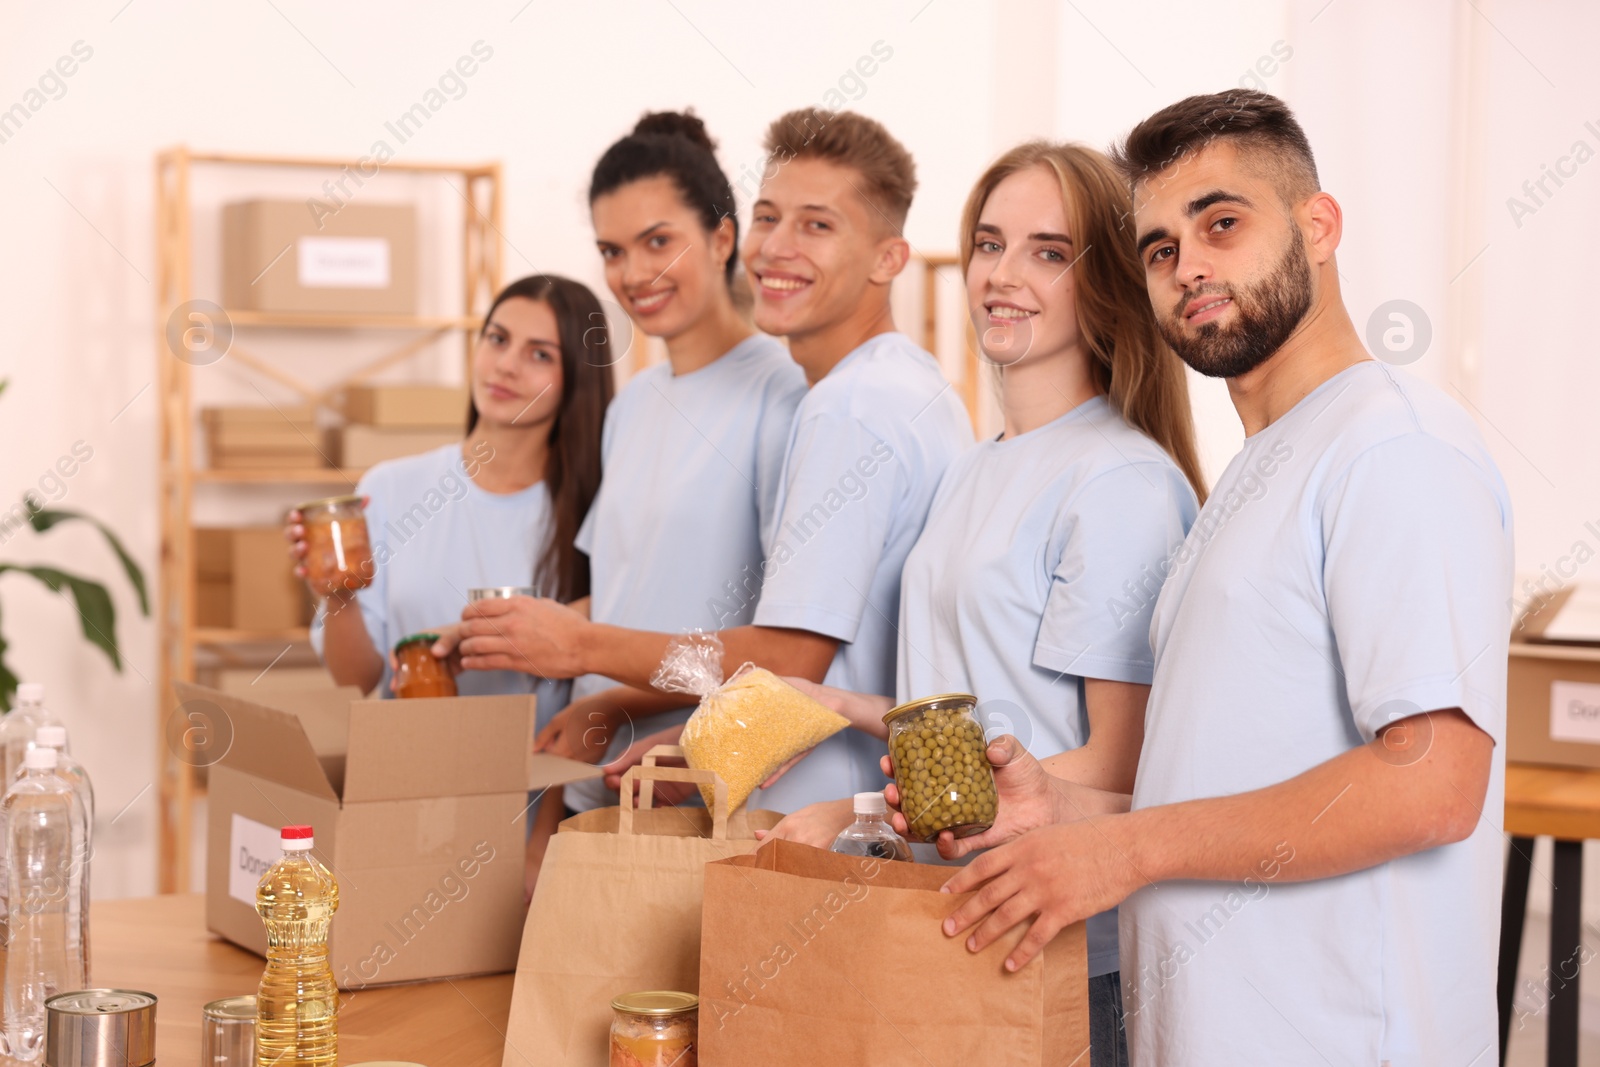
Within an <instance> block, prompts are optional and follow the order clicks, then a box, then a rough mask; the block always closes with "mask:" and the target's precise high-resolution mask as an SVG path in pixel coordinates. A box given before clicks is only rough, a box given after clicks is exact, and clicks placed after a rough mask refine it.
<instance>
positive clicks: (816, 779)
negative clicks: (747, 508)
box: [749, 332, 972, 812]
mask: <svg viewBox="0 0 1600 1067" xmlns="http://www.w3.org/2000/svg"><path fill="white" fill-rule="evenodd" d="M971 444H972V423H971V421H970V420H969V418H968V416H967V412H966V409H965V408H964V407H963V406H962V404H961V401H960V400H958V399H957V398H956V395H955V391H954V390H953V389H952V388H951V387H950V383H949V382H948V381H946V380H945V378H944V375H943V374H942V373H941V372H940V370H939V365H938V363H937V362H936V361H935V360H934V358H933V357H932V356H931V355H929V354H928V353H927V352H925V351H923V350H922V349H921V348H919V347H918V346H917V345H916V344H914V343H913V342H912V341H911V339H910V338H909V337H907V336H906V335H905V334H902V333H894V332H891V333H884V334H879V335H878V336H876V337H873V338H871V339H869V340H868V341H866V342H865V343H864V344H862V345H860V346H859V347H857V348H856V349H855V350H853V351H852V352H851V353H850V354H849V355H848V356H846V357H845V358H844V359H842V360H841V361H840V362H839V363H838V364H837V365H835V366H834V368H833V370H832V371H830V372H829V373H828V375H827V376H826V377H824V378H823V379H822V380H821V381H819V382H817V383H816V384H815V385H814V386H812V388H811V391H810V392H809V393H807V394H806V397H805V399H804V400H803V401H802V402H801V404H800V409H799V411H798V412H797V413H796V414H795V419H794V427H793V429H792V430H791V432H790V438H789V448H788V455H787V457H786V458H785V461H784V468H783V472H784V473H783V482H782V485H781V487H780V489H779V508H778V518H777V521H776V522H775V523H774V524H772V526H771V528H770V529H768V530H766V531H764V537H765V543H766V550H767V553H766V562H765V564H764V565H763V573H762V578H763V582H762V585H761V596H760V603H759V604H758V605H757V606H756V609H755V618H754V620H753V621H754V623H755V625H757V626H773V627H789V628H793V629H799V630H809V631H811V632H812V633H818V634H823V635H825V636H828V637H833V638H837V639H838V641H839V648H838V651H837V652H836V653H835V654H834V657H833V662H832V664H830V665H829V667H828V672H827V676H826V677H825V678H824V679H823V681H824V682H825V684H827V685H831V686H837V687H839V688H841V689H849V690H853V691H855V692H858V693H878V694H882V695H885V696H889V695H892V694H893V693H894V691H895V684H894V683H895V646H896V632H895V620H896V619H897V618H898V617H899V614H900V572H901V569H902V568H903V567H904V566H905V561H906V555H907V553H909V552H910V551H911V546H912V545H913V544H914V543H915V542H916V540H917V537H918V535H919V534H921V532H922V525H923V522H924V521H925V520H926V519H927V516H928V507H929V505H930V504H931V503H932V501H933V495H934V491H935V490H936V489H937V488H938V485H939V480H940V478H942V477H943V476H944V472H945V470H946V468H947V467H949V465H950V463H951V461H953V460H954V459H955V458H956V456H957V455H959V454H960V453H961V452H962V451H963V450H964V449H966V448H967V447H968V446H970V445H971ZM884 751H885V748H884V743H883V741H882V740H880V739H878V738H875V737H872V736H870V735H868V734H866V733H864V732H862V731H860V730H855V729H846V730H843V731H841V732H840V733H838V734H836V735H834V736H833V737H831V738H829V739H828V740H827V741H824V742H823V743H822V744H820V745H818V746H817V747H816V749H814V750H813V751H812V753H811V754H810V755H809V756H807V757H806V758H805V759H804V760H802V761H801V762H800V763H798V764H796V765H795V767H794V768H793V769H792V770H790V771H789V772H788V773H787V774H786V775H784V777H783V778H781V779H780V780H779V781H778V782H777V783H776V784H774V785H773V787H772V788H771V789H765V790H759V791H758V792H757V793H756V794H755V796H754V797H752V799H751V800H750V802H749V803H750V805H751V807H762V808H767V809H770V810H773V811H782V812H790V811H794V810H796V809H797V808H801V807H804V806H805V805H807V804H811V803H814V802H816V801H821V800H837V799H840V798H842V797H848V796H850V795H851V794H852V793H855V792H859V791H862V790H868V789H880V788H882V786H883V784H884V778H883V771H882V770H881V769H880V768H879V766H878V760H879V757H881V756H882V755H883V754H884Z"/></svg>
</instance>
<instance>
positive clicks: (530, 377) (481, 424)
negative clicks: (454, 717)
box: [285, 274, 613, 722]
mask: <svg viewBox="0 0 1600 1067" xmlns="http://www.w3.org/2000/svg"><path fill="white" fill-rule="evenodd" d="M610 363H611V359H610V355H609V352H608V350H607V347H606V331H605V315H604V312H603V311H602V310H601V307H600V303H599V301H598V300H596V299H595V296H594V294H593V293H591V292H590V291H589V290H588V288H586V287H585V286H583V285H581V284H579V283H578V282H575V281H571V280H569V279H567V278H561V277H557V276H555V275H549V274H536V275H533V276H531V277H527V278H522V279H520V280H518V281H515V282H513V283H511V284H510V285H508V286H506V288H505V289H504V290H503V291H501V292H500V293H499V295H497V296H496V297H495V300H494V303H493V304H492V305H491V306H490V308H489V312H488V314H487V315H486V316H485V317H484V323H483V327H482V329H481V331H480V332H479V335H478V341H477V345H476V346H475V348H474V349H473V353H472V358H471V361H470V367H469V375H470V378H471V381H470V399H469V401H468V405H467V416H466V437H465V439H464V440H462V441H461V442H459V443H456V444H449V445H445V446H443V447H441V448H437V449H435V450H433V451H431V452H424V453H422V454H421V455H416V456H407V457H405V458H404V459H397V460H389V461H386V462H383V463H379V464H377V465H376V466H374V467H373V468H372V469H371V470H369V471H367V472H366V473H365V474H364V475H362V477H361V481H360V483H359V484H358V485H357V486H356V493H357V494H359V495H360V496H361V497H363V498H364V501H365V508H366V519H367V527H368V531H369V535H370V538H371V541H372V550H373V562H374V564H375V572H374V574H373V576H372V583H371V585H369V586H368V587H367V588H365V589H362V590H359V591H356V592H350V591H348V590H333V591H331V592H330V591H328V590H322V589H313V590H312V592H313V595H315V596H317V597H318V598H319V604H318V609H317V618H316V620H315V622H314V623H313V625H312V630H311V637H312V643H313V644H314V645H315V646H316V648H317V650H318V652H319V653H321V655H322V657H323V660H324V662H325V663H326V664H327V666H328V670H329V672H330V673H331V674H332V675H333V678H334V681H336V682H338V683H339V684H340V685H355V686H359V687H360V689H361V691H362V692H364V693H371V692H374V691H377V692H378V694H379V695H380V696H384V697H388V696H391V695H392V693H391V692H390V690H389V684H388V683H389V653H390V650H391V649H393V647H394V644H395V642H396V641H398V640H399V639H400V638H402V637H406V636H408V635H410V634H412V633H417V632H422V631H427V630H432V629H437V628H440V627H444V626H448V625H450V624H452V623H454V622H455V621H456V620H457V619H458V618H459V616H460V614H461V609H462V607H463V606H464V605H465V604H466V599H467V590H468V589H470V588H473V587H478V586H531V587H534V588H536V589H538V590H539V591H540V592H541V593H542V594H543V595H546V596H552V597H555V598H557V599H559V600H562V601H566V602H571V601H577V600H581V599H583V598H584V597H587V596H588V595H589V562H588V559H587V558H586V557H585V556H584V555H583V553H581V552H579V551H577V550H576V549H575V548H574V547H573V539H574V537H575V536H576V535H577V532H578V528H579V526H580V525H581V524H582V522H583V518H584V516H585V515H586V514H587V513H588V510H589V505H590V503H591V502H592V501H593V499H594V495H595V493H596V491H597V490H598V488H599V485H600V431H601V425H602V422H603V420H604V418H605V410H606V405H607V404H609V403H610V401H611V396H612V391H613V386H612V378H611V367H610ZM285 534H286V536H287V537H288V539H289V541H290V556H291V557H292V558H293V559H294V561H295V573H296V574H299V575H300V576H302V577H304V576H305V573H306V571H305V566H304V561H305V555H306V543H305V528H304V526H303V525H301V516H300V513H299V512H298V511H294V512H291V513H290V514H289V518H288V525H287V529H286V530H285ZM350 607H355V608H358V609H359V610H354V611H351V610H346V609H347V608H350ZM456 684H457V687H458V689H459V690H460V692H461V693H462V694H463V695H473V694H488V693H508V692H509V693H526V692H528V691H529V688H530V684H531V683H530V680H529V677H528V675H526V674H522V673H521V672H517V671H481V672H474V671H468V672H463V673H462V674H461V675H460V676H459V677H458V679H457V683H456ZM535 688H536V690H537V692H538V694H539V712H538V717H539V719H540V721H541V722H543V721H545V720H547V719H548V718H550V717H551V716H553V715H554V714H555V713H556V712H557V711H559V710H560V708H561V707H562V706H563V705H564V704H565V703H566V693H567V690H568V687H567V686H566V685H565V684H564V683H553V682H547V681H540V682H539V683H538V685H537V686H536V687H535Z"/></svg>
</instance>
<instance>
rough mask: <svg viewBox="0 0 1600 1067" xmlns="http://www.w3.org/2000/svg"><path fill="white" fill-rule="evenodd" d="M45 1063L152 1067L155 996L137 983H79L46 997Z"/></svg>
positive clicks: (61, 1066)
mask: <svg viewBox="0 0 1600 1067" xmlns="http://www.w3.org/2000/svg"><path fill="white" fill-rule="evenodd" d="M44 1011H45V1024H44V1033H45V1039H44V1062H45V1067H150V1065H151V1064H153V1063H155V1062H156V998H155V995H154V994H152V993H143V992H140V991H139V990H137V989H80V990H78V991H76V992H72V993H57V994H56V995H55V996H53V997H51V998H50V999H49V1000H47V1001H45V1002H44Z"/></svg>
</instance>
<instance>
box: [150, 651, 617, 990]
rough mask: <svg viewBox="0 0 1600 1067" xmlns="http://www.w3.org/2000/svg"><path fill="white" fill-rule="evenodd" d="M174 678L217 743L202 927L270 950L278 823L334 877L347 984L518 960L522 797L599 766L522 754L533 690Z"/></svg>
mask: <svg viewBox="0 0 1600 1067" xmlns="http://www.w3.org/2000/svg"><path fill="white" fill-rule="evenodd" d="M177 690H178V697H179V699H180V700H182V701H183V702H184V706H185V708H186V709H187V710H188V711H189V712H191V717H192V715H193V714H201V715H203V716H206V717H207V718H208V719H209V721H210V722H211V724H212V730H211V734H212V735H213V736H216V737H219V738H220V737H221V736H224V735H225V736H227V738H228V747H227V749H226V751H225V754H224V755H222V757H221V758H220V760H218V762H216V763H215V764H214V765H213V766H212V767H211V769H210V774H211V781H210V791H209V794H208V798H207V810H208V814H207V837H206V842H207V844H206V925H207V927H208V928H209V929H210V930H211V931H212V932H214V933H216V934H219V935H221V936H222V937H225V938H227V939H228V940H229V941H232V942H233V943H234V944H236V945H239V946H241V947H243V948H246V949H249V950H250V951H252V952H256V953H262V954H264V953H265V951H266V930H265V928H264V927H263V925H262V922H261V918H260V916H259V915H257V914H256V910H255V886H256V883H257V881H258V880H259V879H260V876H261V874H262V872H264V871H265V870H266V868H267V866H269V865H270V864H272V863H273V862H274V861H275V860H276V859H277V858H278V856H279V855H280V849H279V843H278V830H279V828H280V827H281V826H284V825H288V824H296V823H300V824H306V825H309V826H311V827H312V828H313V833H314V835H315V842H316V845H315V852H316V855H317V857H318V858H319V859H320V860H322V862H323V863H325V864H326V865H327V866H328V869H329V870H330V871H332V872H333V874H334V877H335V878H337V879H338V881H339V911H338V913H337V914H336V915H335V916H334V920H333V928H332V934H331V936H330V941H329V953H330V958H331V961H332V964H333V973H334V978H335V980H336V981H337V982H338V984H339V986H340V988H342V989H362V988H365V987H367V986H373V985H388V984H392V983H395V982H414V981H421V980H426V979H435V978H452V977H457V976H464V975H473V974H494V973H499V972H502V971H509V970H512V969H513V968H514V967H515V966H516V961H517V948H518V944H519V935H520V934H521V931H522V925H523V918H524V914H525V910H524V907H523V903H522V882H523V878H522V867H523V863H522V857H523V841H524V833H525V829H526V822H525V820H526V817H527V815H526V811H527V807H528V792H529V790H532V789H542V788H544V787H546V786H550V785H559V784H565V783H566V782H572V781H579V780H581V779H583V778H589V777H595V776H596V775H598V774H599V773H600V772H599V768H597V767H592V766H590V765H588V764H584V763H576V762H574V761H572V760H564V759H559V758H558V757H554V756H547V755H538V756H534V755H530V750H529V745H528V741H529V738H530V737H531V731H532V726H533V709H534V701H533V697H532V696H531V695H528V696H494V697H453V698H444V699H436V700H429V699H419V700H363V699H360V694H359V693H358V692H357V691H356V690H355V689H354V688H353V687H347V688H343V689H334V690H328V689H321V690H303V691H282V690H280V691H272V692H265V693H260V694H256V697H257V699H256V700H254V701H252V700H246V699H244V698H243V697H240V696H238V695H233V694H228V693H223V692H220V691H218V690H215V689H207V688H204V687H201V686H196V685H190V684H188V683H184V682H179V683H177Z"/></svg>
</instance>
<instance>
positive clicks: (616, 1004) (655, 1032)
mask: <svg viewBox="0 0 1600 1067" xmlns="http://www.w3.org/2000/svg"><path fill="white" fill-rule="evenodd" d="M611 1012H612V1015H611V1067H696V1064H697V1063H699V1055H698V1054H697V1053H696V1051H695V1039H696V1035H697V1031H698V1029H699V1017H700V998H699V997H697V996H695V995H694V994H693V993H677V992H669V991H666V990H656V991H653V992H649V993H628V994H625V995H623V996H620V997H618V998H617V999H615V1000H613V1001H612V1002H611Z"/></svg>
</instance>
